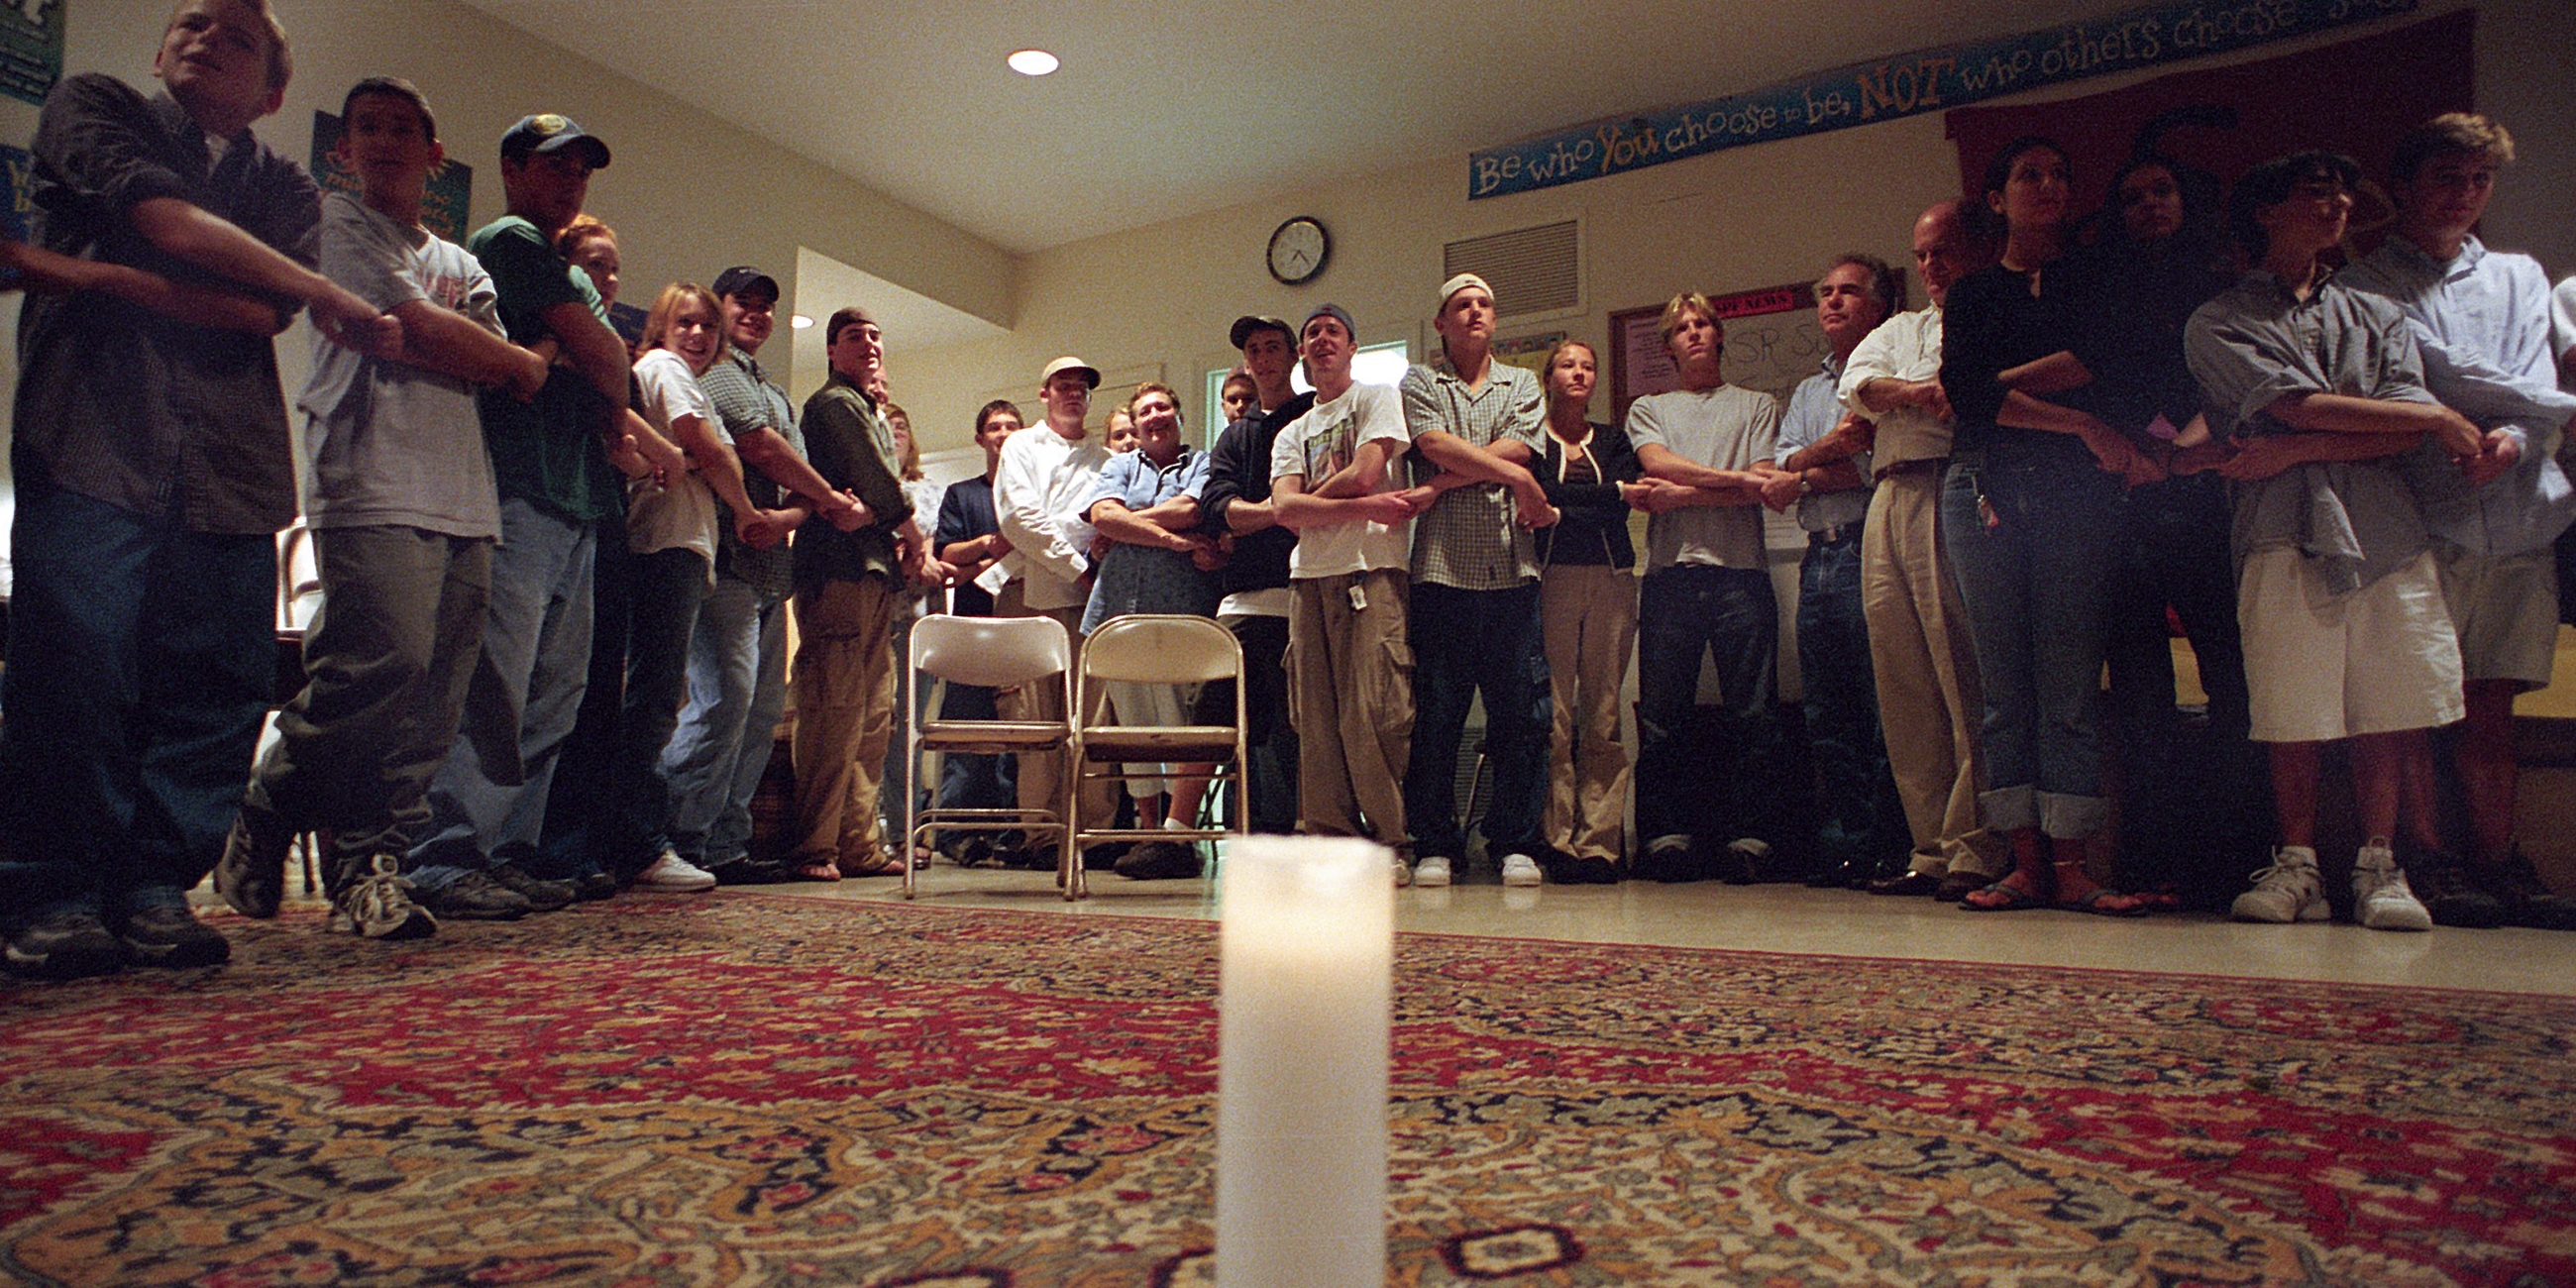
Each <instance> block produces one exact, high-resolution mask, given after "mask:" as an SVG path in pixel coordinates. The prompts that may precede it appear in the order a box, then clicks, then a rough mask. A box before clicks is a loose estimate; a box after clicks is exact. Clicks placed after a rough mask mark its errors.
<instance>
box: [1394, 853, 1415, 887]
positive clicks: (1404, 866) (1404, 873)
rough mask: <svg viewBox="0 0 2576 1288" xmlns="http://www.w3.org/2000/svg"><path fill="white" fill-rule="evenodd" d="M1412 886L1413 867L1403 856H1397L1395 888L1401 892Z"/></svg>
mask: <svg viewBox="0 0 2576 1288" xmlns="http://www.w3.org/2000/svg"><path fill="white" fill-rule="evenodd" d="M1412 884H1413V865H1412V864H1410V863H1407V862H1405V861H1404V856H1403V855H1401V854H1399V855H1397V856H1395V888H1396V889H1398V890H1401V889H1403V888H1405V887H1406V886H1409V885H1412Z"/></svg>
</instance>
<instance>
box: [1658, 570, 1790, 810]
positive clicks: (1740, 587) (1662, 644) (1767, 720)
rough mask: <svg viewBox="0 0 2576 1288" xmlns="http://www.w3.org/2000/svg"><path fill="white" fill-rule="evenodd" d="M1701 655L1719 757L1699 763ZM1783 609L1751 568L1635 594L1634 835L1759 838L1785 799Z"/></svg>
mask: <svg viewBox="0 0 2576 1288" xmlns="http://www.w3.org/2000/svg"><path fill="white" fill-rule="evenodd" d="M1703 657H1713V658H1714V659H1715V661H1716V665H1717V683H1718V692H1719V699H1718V701H1719V706H1718V712H1717V729H1716V731H1715V732H1716V735H1717V736H1716V739H1715V741H1716V744H1717V746H1716V751H1717V752H1718V753H1719V754H1717V755H1713V756H1712V755H1703V754H1695V753H1696V752H1698V751H1700V750H1701V749H1700V748H1697V747H1694V745H1693V742H1694V740H1693V739H1692V738H1691V736H1690V735H1691V733H1692V726H1693V724H1694V722H1695V720H1696V719H1697V718H1698V715H1699V672H1700V661H1701V659H1702V658H1703ZM1779 662H1780V605H1779V601H1777V600H1775V599H1773V598H1772V596H1771V578H1770V577H1769V575H1767V574H1765V573H1764V572H1762V571H1761V570H1760V569H1756V568H1718V567H1712V566H1709V565H1705V564H1676V565H1673V566H1672V567H1669V568H1658V569H1656V570H1655V571H1653V572H1650V573H1647V574H1646V577H1645V582H1644V584H1643V585H1641V586H1640V587H1639V588H1638V592H1637V834H1638V835H1639V836H1642V837H1644V838H1645V839H1646V841H1647V842H1648V843H1649V844H1651V843H1653V842H1655V841H1657V840H1660V839H1662V838H1664V837H1669V836H1681V837H1690V836H1695V835H1697V834H1698V833H1700V832H1702V831H1706V832H1707V833H1708V834H1709V836H1710V837H1711V838H1712V839H1719V840H1730V841H1731V840H1734V839H1737V838H1739V837H1750V836H1762V835H1763V834H1764V832H1765V831H1766V830H1775V831H1776V830H1778V829H1777V828H1776V827H1770V828H1767V829H1766V826H1765V824H1764V822H1763V820H1764V819H1765V818H1766V817H1768V816H1770V815H1771V814H1772V812H1773V809H1772V807H1773V806H1775V805H1776V802H1777V801H1779V800H1780V799H1781V795H1780V792H1779V791H1778V790H1777V788H1778V780H1779V778H1780V777H1781V775H1780V773H1779V766H1780V760H1781V753H1780V746H1779V725H1780V722H1779V717H1778V713H1777V712H1776V711H1775V710H1774V707H1775V706H1776V704H1777V702H1778V699H1779Z"/></svg>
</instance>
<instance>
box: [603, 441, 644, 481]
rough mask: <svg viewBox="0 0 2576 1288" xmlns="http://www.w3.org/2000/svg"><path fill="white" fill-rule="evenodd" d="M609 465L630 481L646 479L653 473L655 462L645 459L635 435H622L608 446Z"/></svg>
mask: <svg viewBox="0 0 2576 1288" xmlns="http://www.w3.org/2000/svg"><path fill="white" fill-rule="evenodd" d="M608 463H609V465H611V466H612V467H614V468H615V469H616V470H617V472H618V473H620V474H623V475H625V476H626V477H628V478H630V479H640V478H645V477H648V476H650V475H651V474H652V473H653V462H651V461H648V460H646V459H644V453H643V452H642V451H641V450H639V449H638V448H637V447H636V444H635V436H634V435H633V434H620V435H618V436H617V438H616V440H615V441H613V442H611V443H609V444H608Z"/></svg>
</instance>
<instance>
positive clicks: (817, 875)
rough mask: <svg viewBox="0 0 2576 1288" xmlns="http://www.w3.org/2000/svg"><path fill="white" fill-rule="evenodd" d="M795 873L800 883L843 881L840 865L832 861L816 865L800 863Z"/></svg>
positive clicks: (824, 861)
mask: <svg viewBox="0 0 2576 1288" xmlns="http://www.w3.org/2000/svg"><path fill="white" fill-rule="evenodd" d="M793 871H794V872H795V873H796V879H797V880H799V881H838V880H840V879H841V868H840V865H839V864H836V863H834V862H832V861H831V860H830V859H823V860H820V861H818V862H814V863H799V864H797V865H796V866H795V868H794V869H793Z"/></svg>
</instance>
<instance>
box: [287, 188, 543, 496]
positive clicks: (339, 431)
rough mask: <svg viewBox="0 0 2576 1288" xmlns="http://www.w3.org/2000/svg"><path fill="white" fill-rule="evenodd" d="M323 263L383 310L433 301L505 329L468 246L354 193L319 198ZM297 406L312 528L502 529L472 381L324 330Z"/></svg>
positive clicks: (335, 277)
mask: <svg viewBox="0 0 2576 1288" xmlns="http://www.w3.org/2000/svg"><path fill="white" fill-rule="evenodd" d="M321 267H322V273H323V275H324V276H326V277H329V278H330V279H331V280H332V281H333V282H336V283H338V284H339V285H340V286H342V287H345V288H346V289H348V290H349V291H350V293H352V294H354V295H356V296H357V297H358V298H360V299H362V300H365V301H366V302H367V303H369V304H371V305H374V306H375V307H376V308H377V309H379V310H384V311H388V312H390V311H391V310H393V309H396V308H399V307H401V306H403V305H405V304H409V303H411V302H413V301H415V300H427V301H429V302H430V303H432V304H436V305H438V306H439V307H441V308H445V309H451V310H454V311H455V312H457V313H461V314H463V315H465V316H466V317H469V318H472V319H474V320H475V321H476V322H478V323H481V324H482V325H483V326H484V328H486V329H487V330H489V331H491V332H492V334H494V335H496V336H497V335H500V334H501V318H500V315H499V314H498V313H497V312H496V311H495V310H494V303H495V300H496V297H495V295H494V294H493V290H492V278H491V276H490V275H489V274H487V273H485V272H484V271H483V266H482V265H481V264H480V263H477V262H476V261H475V259H474V257H473V256H472V255H470V254H468V253H466V250H465V248H464V247H462V246H459V245H457V244H456V243H454V242H451V241H446V240H443V239H441V238H440V237H438V236H437V235H436V234H434V233H431V232H429V231H427V230H425V229H421V228H405V227H403V226H402V225H400V224H397V223H395V222H394V221H393V220H391V219H387V218H386V217H384V216H383V215H380V214H377V213H376V212H375V211H373V210H370V209H368V208H367V207H366V206H365V205H364V204H363V203H361V202H360V201H358V199H357V198H355V197H351V196H349V195H348V194H346V193H339V192H334V193H331V194H329V195H327V196H325V197H323V199H322V227H321ZM296 403H297V406H298V407H299V408H300V409H301V410H302V411H303V412H304V415H305V417H306V420H305V425H304V461H305V465H306V467H307V468H306V469H305V471H304V479H305V481H304V517H305V524H306V526H308V527H312V528H352V527H367V526H374V525H393V526H400V527H409V528H419V529H422V530H423V531H427V532H435V533H439V534H441V535H443V536H450V537H498V536H499V535H501V501H500V497H499V495H498V493H496V492H495V491H494V490H493V484H492V458H491V457H490V456H489V455H486V454H485V452H484V450H483V421H482V418H481V416H480V415H479V414H478V413H477V412H476V411H475V409H474V386H472V385H471V384H468V383H466V382H465V381H463V380H459V379H457V378H456V377H454V376H449V375H443V374H441V373H439V372H435V371H431V370H430V369H428V368H427V367H415V366H412V365H411V364H409V363H404V362H395V361H392V360H389V359H385V358H371V357H368V356H367V355H366V354H363V353H360V352H358V351H357V350H355V349H345V348H342V347H341V346H339V345H337V344H334V343H332V342H331V341H330V340H328V339H322V338H318V337H317V338H316V339H315V341H314V345H313V375H312V378H311V379H310V380H309V381H307V382H306V384H305V386H304V393H303V396H302V397H300V398H298V399H297V400H296Z"/></svg>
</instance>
